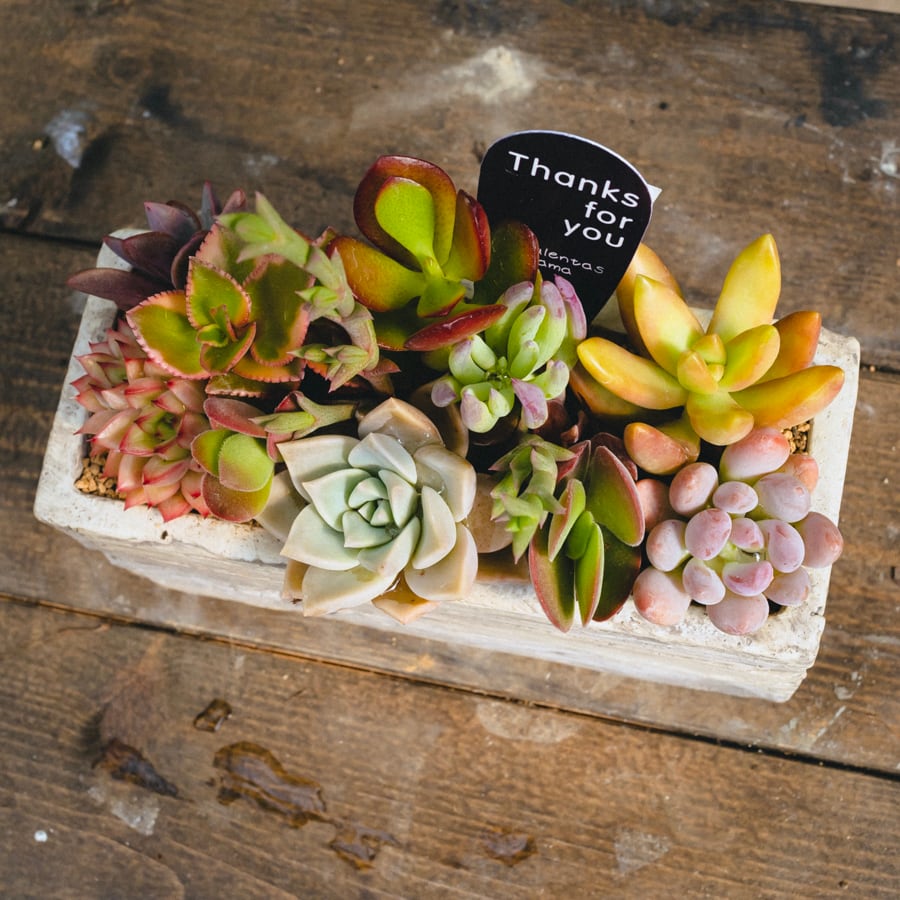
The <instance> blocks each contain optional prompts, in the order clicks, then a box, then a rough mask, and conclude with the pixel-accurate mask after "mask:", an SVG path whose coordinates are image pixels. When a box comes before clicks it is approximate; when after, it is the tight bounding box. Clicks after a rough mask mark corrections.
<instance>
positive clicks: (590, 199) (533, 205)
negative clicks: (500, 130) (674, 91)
mask: <svg viewBox="0 0 900 900" xmlns="http://www.w3.org/2000/svg"><path fill="white" fill-rule="evenodd" d="M657 193H658V191H657V190H656V189H655V188H651V187H649V186H648V184H647V182H646V181H644V179H643V178H642V177H641V175H640V173H639V172H638V171H637V169H635V168H634V166H632V165H631V164H630V163H628V162H627V161H626V160H624V159H622V157H621V156H618V155H617V154H615V153H613V152H612V151H611V150H608V149H607V148H606V147H603V146H601V145H600V144H596V143H594V142H593V141H589V140H587V139H586V138H581V137H576V136H575V135H572V134H563V133H562V132H557V131H520V132H517V133H516V134H510V135H507V136H506V137H504V138H501V139H500V140H499V141H497V142H496V143H495V144H492V145H491V147H490V148H489V149H488V151H487V153H486V154H485V155H484V160H483V161H482V163H481V174H480V176H479V181H478V200H479V202H480V203H481V205H482V206H483V207H484V209H485V211H486V212H487V215H488V219H489V221H490V222H491V224H492V225H494V226H496V225H499V224H500V223H501V222H503V221H506V220H508V219H515V220H517V221H519V222H524V223H525V224H526V225H527V226H528V227H529V228H531V230H532V231H533V232H534V233H535V235H536V236H537V239H538V242H539V243H540V247H541V258H540V268H541V272H542V274H543V275H544V277H545V278H552V277H553V276H554V275H562V276H564V277H565V278H567V279H568V280H569V281H571V282H572V284H573V285H574V286H575V290H576V291H577V292H578V296H579V297H580V298H581V302H582V303H583V304H584V310H585V313H586V314H587V317H588V321H590V320H591V319H592V318H593V317H594V316H595V315H596V314H597V313H598V312H599V311H600V310H601V309H602V307H603V306H604V304H605V303H606V301H607V300H609V298H610V297H611V296H612V294H613V291H615V289H616V285H617V284H618V283H619V281H620V280H621V278H622V275H624V274H625V270H626V269H627V268H628V264H629V263H630V262H631V258H632V257H633V256H634V253H635V251H636V250H637V247H638V244H639V243H640V242H641V239H642V238H643V236H644V232H645V231H646V230H647V225H648V224H649V223H650V211H651V209H652V206H653V199H654V198H655V196H656V194H657Z"/></svg>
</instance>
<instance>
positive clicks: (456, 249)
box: [441, 191, 491, 281]
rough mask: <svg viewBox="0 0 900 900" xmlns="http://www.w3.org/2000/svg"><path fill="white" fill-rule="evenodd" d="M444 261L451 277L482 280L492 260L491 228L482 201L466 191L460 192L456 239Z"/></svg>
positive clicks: (454, 229)
mask: <svg viewBox="0 0 900 900" xmlns="http://www.w3.org/2000/svg"><path fill="white" fill-rule="evenodd" d="M441 262H442V263H443V266H442V267H443V269H444V274H445V275H446V276H447V277H448V278H455V279H457V280H459V279H467V280H468V281H478V280H479V279H480V278H482V277H483V276H484V273H485V272H487V270H488V266H489V265H490V262H491V228H490V225H489V224H488V219H487V214H486V213H485V211H484V208H483V207H482V205H481V204H480V203H479V202H478V201H477V200H476V199H475V198H474V197H471V196H470V195H469V194H467V193H466V192H465V191H459V192H458V193H457V195H456V219H455V221H454V223H453V243H452V244H451V246H450V253H449V255H448V256H447V259H446V261H443V260H441Z"/></svg>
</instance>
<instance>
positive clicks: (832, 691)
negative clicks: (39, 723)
mask: <svg viewBox="0 0 900 900" xmlns="http://www.w3.org/2000/svg"><path fill="white" fill-rule="evenodd" d="M36 244H39V246H40V252H41V260H42V266H41V268H40V271H34V269H33V267H32V266H31V261H32V259H33V254H34V253H35V246H36ZM89 261H90V253H89V251H84V250H81V249H77V248H70V247H67V246H65V245H62V244H56V243H52V242H49V241H39V242H38V241H36V239H33V238H28V237H21V236H11V235H7V236H0V264H2V265H3V268H4V271H6V272H8V273H12V284H13V287H12V288H11V289H10V290H9V291H8V292H7V293H6V295H5V298H4V301H3V303H4V304H5V305H8V307H9V309H10V315H11V316H13V317H14V322H15V328H14V329H12V330H10V331H8V332H6V333H4V334H2V335H0V348H2V360H3V362H2V363H0V365H2V367H3V368H2V371H3V377H4V383H6V384H7V385H8V386H9V390H8V391H6V392H4V393H2V394H0V413H2V417H3V418H4V420H7V421H9V422H10V423H12V426H13V427H10V428H8V429H5V430H4V431H3V433H2V434H0V441H2V442H3V446H4V451H5V452H4V454H3V456H2V457H0V460H2V462H0V483H2V488H3V489H2V491H0V510H2V513H3V514H2V516H0V540H2V541H3V542H4V544H5V545H6V546H9V547H14V548H15V550H14V552H11V553H10V554H9V558H8V560H7V563H6V565H5V566H4V567H3V569H2V570H0V593H3V594H6V595H8V596H14V597H22V598H28V599H32V600H41V601H48V602H50V603H52V604H58V605H62V606H71V607H75V608H80V609H85V610H93V611H94V612H96V613H98V614H112V615H113V616H117V617H121V618H123V619H126V620H141V621H149V622H154V623H157V624H160V625H163V626H166V627H171V628H181V629H184V630H188V631H192V632H194V633H197V634H209V635H220V636H224V637H226V638H229V639H232V640H236V641H239V642H241V643H246V644H250V645H256V646H262V647H270V648H274V649H277V650H280V651H285V652H292V653H299V654H301V655H304V656H307V657H311V658H314V659H325V660H328V659H330V660H341V661H344V662H348V663H351V664H353V665H356V666H361V667H366V668H374V669H379V670H382V671H391V672H398V673H401V674H403V675H405V676H407V677H410V678H412V679H416V680H424V681H430V682H434V683H447V684H454V685H458V686H462V687H467V688H472V689H476V690H481V691H488V692H490V693H493V694H495V695H498V696H508V697H514V698H518V699H524V700H528V701H531V702H535V703H540V704H546V705H551V706H560V707H563V708H567V709H573V710H580V711H583V712H588V713H591V714H594V715H601V716H612V717H617V718H622V719H626V720H628V721H632V722H641V723H646V724H650V725H654V726H659V727H664V728H667V729H673V730H675V731H683V732H687V733H699V734H705V735H709V736H713V737H717V738H719V739H722V740H726V741H733V742H736V743H740V744H745V745H758V746H763V747H771V748H778V749H781V750H784V751H788V752H795V753H801V754H810V755H813V756H817V757H819V758H822V759H829V760H834V761H840V762H842V763H845V764H848V765H858V766H864V767H871V768H875V769H880V770H882V771H885V772H895V771H896V770H897V767H898V765H900V755H898V747H900V742H898V739H897V738H898V735H897V723H898V721H900V705H898V704H900V701H898V682H897V678H898V672H900V667H898V655H900V630H898V624H897V617H896V614H895V605H896V602H897V590H898V586H897V581H896V578H895V574H894V573H895V572H896V568H897V566H898V564H900V559H898V556H897V541H896V523H897V522H900V496H898V494H897V492H896V491H892V490H890V487H891V485H895V484H897V483H900V457H898V452H897V445H898V437H900V435H898V430H900V425H898V423H897V418H896V415H895V411H896V409H897V407H898V383H897V379H896V378H894V377H892V376H891V377H888V376H884V375H882V374H880V373H875V374H869V373H864V377H863V379H862V386H861V389H860V395H859V403H858V408H857V419H856V430H855V432H854V438H853V442H852V444H851V456H850V466H849V473H848V479H847V484H846V488H845V499H844V505H843V510H842V518H841V523H842V527H843V529H844V531H845V533H846V535H847V548H846V551H845V555H844V556H843V558H842V559H841V561H840V562H839V564H838V565H837V566H836V567H835V569H834V573H833V577H832V584H831V590H830V595H829V602H828V612H827V623H828V624H827V627H826V630H825V635H824V637H823V642H822V649H821V652H820V656H819V659H818V661H817V663H816V665H815V667H814V668H813V669H812V670H811V672H810V675H809V676H808V677H807V680H806V681H805V682H804V684H803V685H802V686H801V688H800V690H799V691H798V693H797V694H796V695H795V697H794V698H793V699H792V700H791V701H790V702H788V703H786V704H773V703H768V702H765V701H754V700H747V699H739V698H729V697H724V696H718V695H712V694H702V693H698V692H695V691H689V690H680V689H676V688H666V687H663V686H659V685H652V684H648V683H645V682H642V681H640V680H638V679H629V678H615V677H612V676H598V675H593V674H590V675H586V674H585V673H578V672H573V671H571V670H568V669H567V668H566V667H564V666H561V665H555V664H550V663H545V664H541V663H536V662H534V661H529V660H521V659H519V660H517V659H515V658H512V657H508V656H505V655H499V654H492V653H488V652H486V651H479V650H475V649H472V650H460V649H455V650H454V649H451V648H448V647H447V646H445V645H442V644H439V643H437V642H422V641H420V640H418V639H414V638H405V637H404V636H403V635H402V634H401V635H398V636H396V637H391V636H388V635H384V634H381V633H378V632H373V631H370V630H368V629H361V628H357V627H355V626H349V625H346V624H342V623H339V622H335V621H333V620H326V621H319V620H307V619H303V618H302V617H300V616H297V615H293V614H290V613H277V612H269V611H261V610H258V609H255V608H251V607H243V606H241V605H240V604H233V603H228V602H224V601H217V600H212V599H209V598H199V597H196V596H187V595H183V594H178V593H174V592H170V591H165V590H163V589H161V588H159V587H156V586H155V585H151V584H149V583H148V582H145V581H143V580H142V579H133V578H131V577H129V576H128V574H127V573H126V572H124V571H122V570H120V569H116V568H114V567H112V566H110V565H109V564H108V563H107V562H106V560H105V559H104V558H103V557H102V556H100V555H99V554H95V553H89V552H87V551H85V550H83V549H82V548H81V547H80V546H79V545H78V544H76V543H75V542H74V541H72V540H71V539H69V538H68V537H65V536H64V535H61V534H59V533H56V532H54V531H52V530H51V529H49V528H46V527H44V526H41V525H40V524H39V523H38V522H36V521H35V520H34V518H33V516H32V514H31V505H32V502H33V497H34V489H35V485H36V483H37V478H38V475H39V472H40V466H41V455H42V452H43V445H44V441H45V439H46V435H47V432H48V430H49V426H50V420H51V418H52V411H53V408H54V406H55V403H56V398H57V396H58V393H59V390H60V388H61V383H62V379H63V375H64V372H65V365H66V358H67V354H68V343H69V342H70V341H71V340H72V338H73V336H74V331H75V328H76V326H77V315H76V312H75V310H74V309H73V308H72V305H71V304H72V302H74V301H73V298H72V297H71V295H70V292H68V291H67V290H66V288H65V287H64V286H63V280H64V277H65V275H66V274H67V273H68V272H69V271H71V270H72V269H74V268H78V267H79V266H81V265H84V264H86V263H87V262H89ZM54 317H55V321H56V323H57V326H58V327H57V329H56V330H55V333H53V334H50V335H48V334H46V331H47V329H46V323H47V322H48V321H53V320H54ZM23 333H24V334H26V335H28V336H29V347H30V349H29V351H28V354H27V355H26V358H25V360H24V361H18V362H17V361H16V356H15V348H16V346H17V338H16V336H17V335H18V334H23ZM873 497H877V498H878V503H877V505H876V506H874V507H873V503H872V498H873ZM548 627H549V626H548Z"/></svg>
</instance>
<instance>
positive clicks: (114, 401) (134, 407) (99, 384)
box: [73, 321, 210, 521]
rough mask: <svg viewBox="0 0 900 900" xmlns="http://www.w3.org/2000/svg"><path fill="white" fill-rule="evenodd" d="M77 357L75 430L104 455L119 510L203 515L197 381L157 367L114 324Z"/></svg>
mask: <svg viewBox="0 0 900 900" xmlns="http://www.w3.org/2000/svg"><path fill="white" fill-rule="evenodd" d="M78 360H79V362H80V363H81V365H82V367H83V368H84V370H85V374H84V375H82V376H81V377H80V378H78V379H76V380H75V381H74V382H73V385H74V387H75V389H76V391H77V394H76V398H75V399H76V400H77V401H78V403H79V404H81V406H83V407H84V408H85V409H86V410H87V411H88V412H89V413H90V415H89V417H88V419H87V421H86V422H85V423H84V425H83V426H82V427H81V429H79V433H80V434H86V435H90V436H91V440H90V446H91V451H90V452H91V456H92V457H105V464H104V474H105V475H106V476H107V477H109V478H114V479H115V481H116V489H117V490H118V492H119V493H120V494H123V495H124V497H125V506H126V508H131V507H133V506H139V505H143V504H146V505H147V506H153V507H157V508H158V509H159V511H160V512H161V513H162V516H163V518H164V519H165V520H166V521H169V520H171V519H174V518H177V517H178V516H182V515H185V514H186V513H188V512H190V511H192V510H194V511H196V512H198V513H200V514H201V515H204V516H205V515H208V514H209V512H210V509H209V507H208V506H207V504H206V501H205V499H204V497H203V495H202V492H201V488H200V485H201V480H202V472H201V470H200V467H199V466H198V465H197V463H196V462H195V461H194V459H193V458H192V456H191V444H192V442H193V441H194V439H195V438H196V437H197V436H198V435H200V434H202V433H204V432H205V431H206V430H207V429H208V428H209V421H208V420H207V417H206V415H205V414H204V412H203V401H204V397H205V394H204V390H203V384H202V383H201V382H198V381H193V380H187V379H184V378H178V377H173V376H172V375H171V373H169V372H168V371H166V370H164V369H162V368H160V367H159V366H157V365H156V364H155V363H154V362H153V361H152V360H150V359H148V358H147V354H146V353H144V351H143V350H142V349H141V347H140V346H139V345H138V343H137V341H136V340H135V338H134V334H133V333H132V331H131V329H130V328H129V327H128V325H127V324H126V323H125V322H122V321H119V322H118V323H117V325H116V327H115V328H112V329H110V330H109V331H108V332H107V335H106V340H105V341H100V342H97V343H94V344H91V348H90V352H89V353H86V354H85V355H83V356H80V357H79V358H78Z"/></svg>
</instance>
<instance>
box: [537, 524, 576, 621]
mask: <svg viewBox="0 0 900 900" xmlns="http://www.w3.org/2000/svg"><path fill="white" fill-rule="evenodd" d="M548 529H549V525H544V527H542V528H539V529H538V530H537V532H536V533H535V535H534V537H533V538H532V539H531V545H530V546H529V548H528V573H529V575H530V576H531V584H532V586H533V587H534V592H535V595H536V596H537V599H538V602H539V603H540V604H541V609H543V610H544V614H545V615H546V616H547V618H548V619H549V620H550V622H551V624H553V625H554V626H555V627H556V628H558V629H559V630H560V631H568V630H569V629H570V628H571V627H572V622H573V621H574V620H575V565H574V563H573V562H572V560H570V559H569V558H568V557H566V556H565V555H563V556H560V557H557V559H556V561H555V562H551V561H550V557H549V554H548V552H547V533H548Z"/></svg>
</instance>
